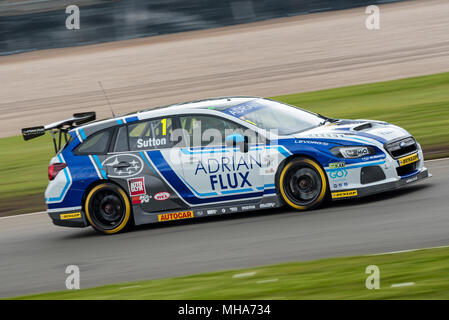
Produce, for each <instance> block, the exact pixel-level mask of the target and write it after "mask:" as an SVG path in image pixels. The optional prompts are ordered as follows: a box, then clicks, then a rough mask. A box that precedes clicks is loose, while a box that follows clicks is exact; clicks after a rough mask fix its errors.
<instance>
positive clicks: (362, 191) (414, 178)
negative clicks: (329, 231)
mask: <svg viewBox="0 0 449 320" xmlns="http://www.w3.org/2000/svg"><path fill="white" fill-rule="evenodd" d="M430 177H432V175H431V174H430V173H429V171H428V170H427V169H426V168H423V169H422V170H421V171H419V172H417V173H415V174H413V175H410V176H407V177H404V178H401V179H399V180H397V181H392V182H387V183H382V184H377V185H374V186H369V187H363V188H352V189H347V190H341V191H340V190H339V191H335V192H332V200H343V199H348V198H361V197H365V196H369V195H372V194H376V193H381V192H385V191H389V190H394V189H398V188H400V187H403V186H405V185H409V184H412V183H415V182H419V181H422V180H425V179H427V178H430Z"/></svg>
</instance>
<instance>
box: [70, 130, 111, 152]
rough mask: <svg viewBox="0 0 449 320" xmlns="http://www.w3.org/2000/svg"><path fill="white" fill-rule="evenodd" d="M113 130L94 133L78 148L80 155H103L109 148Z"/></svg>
mask: <svg viewBox="0 0 449 320" xmlns="http://www.w3.org/2000/svg"><path fill="white" fill-rule="evenodd" d="M111 133H112V130H111V129H109V130H104V131H100V132H97V133H94V134H93V135H91V136H90V137H88V138H87V140H85V141H84V142H83V143H81V144H80V145H79V146H78V147H77V148H76V151H75V152H76V153H78V154H102V153H106V152H107V150H108V148H109V141H110V139H111V135H112V134H111Z"/></svg>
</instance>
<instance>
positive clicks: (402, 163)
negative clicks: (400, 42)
mask: <svg viewBox="0 0 449 320" xmlns="http://www.w3.org/2000/svg"><path fill="white" fill-rule="evenodd" d="M418 160H419V158H418V154H417V153H414V154H412V155H409V156H407V157H403V158H400V159H398V163H399V166H400V167H402V166H406V165H408V164H410V163H413V162H416V161H418Z"/></svg>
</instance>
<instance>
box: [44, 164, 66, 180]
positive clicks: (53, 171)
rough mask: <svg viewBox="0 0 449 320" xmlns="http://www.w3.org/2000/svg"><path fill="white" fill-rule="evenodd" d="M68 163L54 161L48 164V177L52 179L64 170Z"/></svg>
mask: <svg viewBox="0 0 449 320" xmlns="http://www.w3.org/2000/svg"><path fill="white" fill-rule="evenodd" d="M65 167H67V165H66V164H65V163H53V164H51V165H49V166H48V179H49V180H50V181H51V180H53V179H54V178H56V176H57V175H58V173H59V171H61V170H63V169H64V168H65Z"/></svg>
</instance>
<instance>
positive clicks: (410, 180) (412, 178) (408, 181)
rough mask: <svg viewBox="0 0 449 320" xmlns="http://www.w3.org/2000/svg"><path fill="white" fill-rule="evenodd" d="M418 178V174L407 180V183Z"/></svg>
mask: <svg viewBox="0 0 449 320" xmlns="http://www.w3.org/2000/svg"><path fill="white" fill-rule="evenodd" d="M416 180H418V176H416V177H413V178H410V179H407V180H405V183H410V182H413V181H416Z"/></svg>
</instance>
